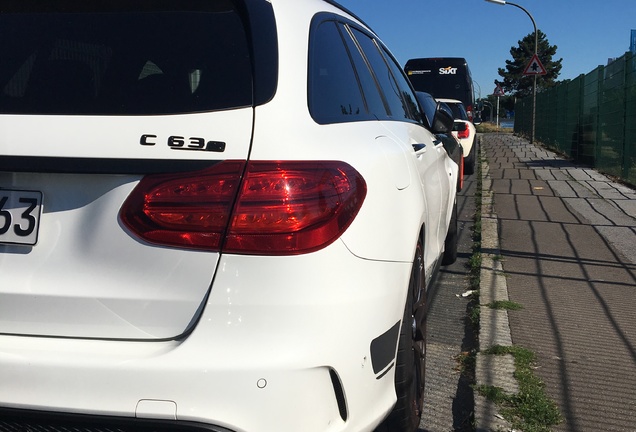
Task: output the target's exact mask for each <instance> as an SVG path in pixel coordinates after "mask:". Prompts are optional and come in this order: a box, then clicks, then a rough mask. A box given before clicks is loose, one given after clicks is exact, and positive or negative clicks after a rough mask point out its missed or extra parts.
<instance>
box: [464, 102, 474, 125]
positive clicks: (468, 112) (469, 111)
mask: <svg viewBox="0 0 636 432" xmlns="http://www.w3.org/2000/svg"><path fill="white" fill-rule="evenodd" d="M466 115H467V116H468V121H471V122H472V121H473V117H474V116H473V106H472V105H468V106H467V107H466Z"/></svg>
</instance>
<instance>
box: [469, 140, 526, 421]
mask: <svg viewBox="0 0 636 432" xmlns="http://www.w3.org/2000/svg"><path fill="white" fill-rule="evenodd" d="M480 141H481V140H480ZM480 148H481V142H480ZM481 181H482V187H481V193H482V198H481V270H480V283H479V303H480V317H479V352H478V353H477V358H476V362H475V384H476V385H487V386H494V387H499V388H501V389H503V391H505V392H506V393H510V394H515V393H517V392H518V391H519V386H518V384H517V380H516V379H515V378H514V376H513V374H514V372H515V364H514V358H513V356H512V355H503V356H501V355H489V354H483V353H484V352H485V351H486V350H488V349H489V348H491V347H493V346H495V345H501V346H512V337H511V335H510V325H509V323H508V311H507V310H500V309H491V308H490V307H488V306H487V305H488V304H490V303H492V302H495V301H504V300H508V285H507V282H506V277H505V275H504V270H503V266H502V263H501V259H500V253H499V251H500V249H499V230H498V222H497V214H496V213H495V210H494V202H493V192H492V179H491V177H490V166H489V165H488V162H487V161H486V160H483V161H482V163H481ZM502 430H505V431H510V430H512V427H511V425H510V424H509V423H508V422H507V421H506V420H504V419H503V417H502V416H500V415H499V412H498V408H497V405H496V404H495V403H494V402H492V401H489V400H488V399H486V398H485V397H484V396H482V395H480V394H479V393H478V392H477V391H475V431H476V432H496V431H502Z"/></svg>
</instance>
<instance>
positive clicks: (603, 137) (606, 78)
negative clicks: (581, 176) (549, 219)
mask: <svg viewBox="0 0 636 432" xmlns="http://www.w3.org/2000/svg"><path fill="white" fill-rule="evenodd" d="M539 79H540V78H539ZM514 131H515V133H518V134H520V135H526V136H530V134H531V131H532V98H531V97H528V98H524V99H519V100H518V101H517V103H516V104H515V126H514ZM535 139H536V141H540V142H542V143H543V144H544V145H546V146H548V147H550V148H552V149H554V150H557V151H559V152H561V153H564V154H566V155H568V156H570V157H571V158H572V159H574V160H575V161H577V162H580V163H583V164H587V165H591V166H593V167H595V168H597V169H598V170H599V171H602V172H604V173H606V174H610V175H612V176H615V177H618V178H620V179H622V180H624V181H626V182H628V183H631V184H632V185H636V56H634V55H633V54H632V53H630V52H628V53H626V54H625V55H623V56H622V57H620V58H618V59H616V60H615V61H613V62H612V63H610V64H609V65H607V66H599V67H598V68H596V69H595V70H593V71H592V72H590V73H588V74H585V75H579V76H578V77H577V78H575V79H573V80H568V81H564V82H562V83H559V84H558V85H557V86H555V87H552V88H550V89H547V90H545V91H542V92H540V93H539V94H537V110H536V125H535Z"/></svg>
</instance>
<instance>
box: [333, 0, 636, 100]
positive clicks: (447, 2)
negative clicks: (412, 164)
mask: <svg viewBox="0 0 636 432" xmlns="http://www.w3.org/2000/svg"><path fill="white" fill-rule="evenodd" d="M338 1H339V3H340V4H342V5H343V6H344V7H346V8H348V9H350V10H351V11H352V12H354V13H355V14H356V15H358V16H359V17H360V18H362V19H363V20H364V21H365V22H366V23H367V24H368V25H369V26H370V27H371V28H372V29H373V30H374V31H375V32H376V33H377V34H378V35H379V36H380V38H381V39H382V40H383V41H384V43H385V44H386V45H387V46H388V47H389V49H390V50H391V51H392V52H393V54H394V55H395V56H396V57H397V59H398V61H399V62H400V63H401V65H402V66H404V63H406V61H407V60H408V59H409V58H414V57H464V58H466V60H467V61H468V65H469V67H470V69H471V72H472V75H473V80H475V81H477V83H478V84H479V86H475V92H476V93H477V96H479V94H478V92H479V88H481V95H482V96H483V97H485V96H486V95H488V94H492V92H493V90H494V88H495V84H494V80H495V79H500V77H499V75H498V74H497V68H500V67H502V68H504V67H505V61H506V60H511V59H512V57H511V55H510V48H511V47H512V46H517V45H518V42H519V40H521V39H522V38H523V37H524V36H526V35H527V34H529V33H533V32H534V29H533V27H532V21H530V18H529V17H528V15H526V14H525V13H524V12H523V11H522V10H521V9H519V8H517V7H514V6H510V5H505V6H501V5H497V4H494V3H488V2H486V1H485V0H338ZM514 3H517V4H519V5H520V6H523V7H524V8H526V9H527V10H528V11H529V12H530V13H531V14H532V16H533V17H534V19H535V21H536V23H537V27H538V28H539V29H540V30H541V31H543V32H544V33H545V34H546V36H547V38H548V41H549V42H550V44H551V45H556V46H557V52H556V55H555V56H554V58H555V59H559V58H563V62H562V65H563V68H562V69H561V75H560V76H559V79H572V78H576V77H577V76H578V75H579V74H582V73H588V72H590V71H592V70H593V69H595V68H596V67H597V66H598V65H601V64H602V65H605V64H607V59H608V58H611V57H620V56H621V55H623V54H624V53H625V51H628V50H629V45H630V34H631V29H636V0H515V1H514Z"/></svg>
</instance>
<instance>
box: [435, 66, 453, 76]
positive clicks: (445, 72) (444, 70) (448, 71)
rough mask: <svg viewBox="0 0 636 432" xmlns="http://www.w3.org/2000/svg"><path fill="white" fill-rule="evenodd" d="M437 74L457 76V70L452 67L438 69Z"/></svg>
mask: <svg viewBox="0 0 636 432" xmlns="http://www.w3.org/2000/svg"><path fill="white" fill-rule="evenodd" d="M439 74H440V75H455V74H457V68H454V67H450V66H449V67H445V68H439Z"/></svg>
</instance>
